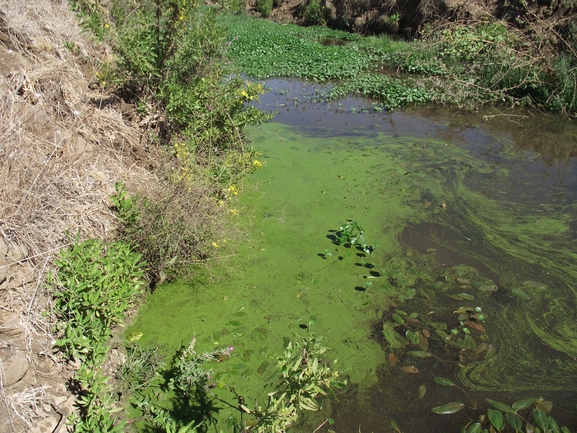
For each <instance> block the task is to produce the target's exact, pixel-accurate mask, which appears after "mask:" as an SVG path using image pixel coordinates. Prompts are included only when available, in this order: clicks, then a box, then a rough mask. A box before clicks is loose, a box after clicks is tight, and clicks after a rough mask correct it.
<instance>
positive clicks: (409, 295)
mask: <svg viewBox="0 0 577 433" xmlns="http://www.w3.org/2000/svg"><path fill="white" fill-rule="evenodd" d="M416 294H417V291H416V290H415V289H409V290H407V293H405V296H404V297H405V298H406V299H413V298H414V297H415V295H416Z"/></svg>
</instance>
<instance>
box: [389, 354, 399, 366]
mask: <svg viewBox="0 0 577 433" xmlns="http://www.w3.org/2000/svg"><path fill="white" fill-rule="evenodd" d="M389 363H390V364H391V365H395V364H396V363H397V355H395V354H394V353H389Z"/></svg>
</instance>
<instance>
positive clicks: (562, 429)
mask: <svg viewBox="0 0 577 433" xmlns="http://www.w3.org/2000/svg"><path fill="white" fill-rule="evenodd" d="M561 433H571V430H569V429H568V428H567V427H565V426H563V427H561Z"/></svg>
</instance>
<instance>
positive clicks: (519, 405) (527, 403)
mask: <svg viewBox="0 0 577 433" xmlns="http://www.w3.org/2000/svg"><path fill="white" fill-rule="evenodd" d="M533 403H535V399H534V398H526V399H525V400H518V401H516V402H515V403H513V404H512V405H511V407H512V408H513V409H514V410H515V411H519V410H523V409H527V408H528V407H531V406H532V405H533Z"/></svg>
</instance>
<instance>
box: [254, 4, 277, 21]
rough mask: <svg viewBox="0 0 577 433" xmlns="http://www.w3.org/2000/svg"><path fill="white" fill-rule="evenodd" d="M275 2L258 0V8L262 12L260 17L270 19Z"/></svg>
mask: <svg viewBox="0 0 577 433" xmlns="http://www.w3.org/2000/svg"><path fill="white" fill-rule="evenodd" d="M272 7H273V0H257V1H256V8H257V9H258V11H259V12H260V16H261V17H263V18H268V17H269V16H270V14H271V12H272Z"/></svg>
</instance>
